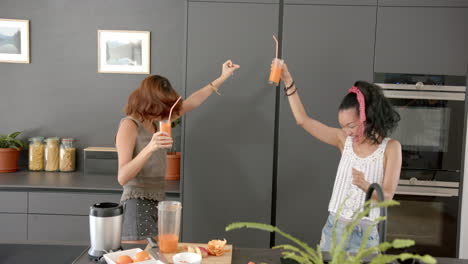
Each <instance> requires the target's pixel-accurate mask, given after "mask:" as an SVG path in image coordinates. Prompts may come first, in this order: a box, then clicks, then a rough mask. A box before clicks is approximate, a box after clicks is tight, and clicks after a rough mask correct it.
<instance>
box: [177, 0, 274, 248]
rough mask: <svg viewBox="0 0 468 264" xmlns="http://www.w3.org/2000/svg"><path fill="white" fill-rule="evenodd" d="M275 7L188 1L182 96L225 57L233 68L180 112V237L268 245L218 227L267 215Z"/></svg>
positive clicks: (250, 234)
mask: <svg viewBox="0 0 468 264" xmlns="http://www.w3.org/2000/svg"><path fill="white" fill-rule="evenodd" d="M278 12H279V7H278V5H276V4H259V3H257V4H247V3H208V2H190V3H189V10H188V47H187V96H188V95H190V94H191V93H193V92H195V91H196V90H198V89H199V88H201V87H203V86H205V85H207V84H209V83H210V82H211V81H213V80H214V79H216V78H217V77H218V76H219V75H220V73H221V65H222V63H223V62H224V61H225V60H227V59H232V60H233V62H234V63H237V64H240V65H241V68H240V69H239V70H238V71H237V72H236V73H235V74H234V76H232V77H231V78H230V79H229V80H228V81H227V82H226V83H225V84H223V85H222V86H221V87H220V93H221V95H217V94H215V93H213V95H211V97H210V98H208V99H207V101H206V102H205V103H204V104H203V105H201V106H200V107H199V108H197V109H196V110H194V111H193V112H190V113H188V114H187V115H186V117H185V144H184V146H185V150H184V172H183V173H184V182H183V196H182V198H183V206H184V209H183V210H184V211H183V240H184V241H187V242H206V241H209V240H210V239H215V238H221V239H222V238H226V239H227V240H228V241H229V243H233V244H234V245H236V246H238V247H268V246H269V237H270V234H269V233H266V232H259V231H252V230H238V231H232V232H228V233H225V232H224V230H225V227H226V225H228V224H229V223H232V222H235V221H255V222H262V223H270V220H271V193H272V170H273V142H274V138H273V137H274V113H275V88H274V87H272V86H269V85H268V84H267V80H268V75H269V71H270V64H271V61H272V59H273V58H274V53H275V48H274V42H273V39H272V34H277V28H278ZM217 21H222V23H217Z"/></svg>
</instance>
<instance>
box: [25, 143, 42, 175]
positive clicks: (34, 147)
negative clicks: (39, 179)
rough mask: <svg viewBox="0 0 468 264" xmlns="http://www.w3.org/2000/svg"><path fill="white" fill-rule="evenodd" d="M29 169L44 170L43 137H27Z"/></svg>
mask: <svg viewBox="0 0 468 264" xmlns="http://www.w3.org/2000/svg"><path fill="white" fill-rule="evenodd" d="M28 164H29V170H31V171H42V170H44V138H43V137H33V138H30V139H29V162H28Z"/></svg>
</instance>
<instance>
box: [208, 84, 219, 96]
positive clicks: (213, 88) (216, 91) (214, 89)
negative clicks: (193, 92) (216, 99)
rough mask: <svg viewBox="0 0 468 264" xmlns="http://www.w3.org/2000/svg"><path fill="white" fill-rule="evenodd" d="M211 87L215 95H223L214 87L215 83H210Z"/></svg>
mask: <svg viewBox="0 0 468 264" xmlns="http://www.w3.org/2000/svg"><path fill="white" fill-rule="evenodd" d="M210 85H211V89H212V90H213V91H214V92H215V93H217V94H218V95H221V93H219V89H218V87H216V86H214V85H213V82H210Z"/></svg>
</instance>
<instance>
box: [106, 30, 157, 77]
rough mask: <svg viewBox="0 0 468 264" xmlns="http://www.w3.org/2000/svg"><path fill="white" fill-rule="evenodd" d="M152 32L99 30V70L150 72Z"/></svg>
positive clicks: (135, 72)
mask: <svg viewBox="0 0 468 264" xmlns="http://www.w3.org/2000/svg"><path fill="white" fill-rule="evenodd" d="M150 58H151V55H150V32H149V31H120V30H98V72H101V73H133V74H149V73H150Z"/></svg>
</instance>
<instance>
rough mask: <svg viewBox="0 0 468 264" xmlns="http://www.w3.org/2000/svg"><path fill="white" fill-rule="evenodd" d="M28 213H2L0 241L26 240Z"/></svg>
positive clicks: (0, 215)
mask: <svg viewBox="0 0 468 264" xmlns="http://www.w3.org/2000/svg"><path fill="white" fill-rule="evenodd" d="M27 219H28V215H27V214H4V213H0V242H5V243H11V242H17V241H25V240H26V237H27V235H26V234H27Z"/></svg>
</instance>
